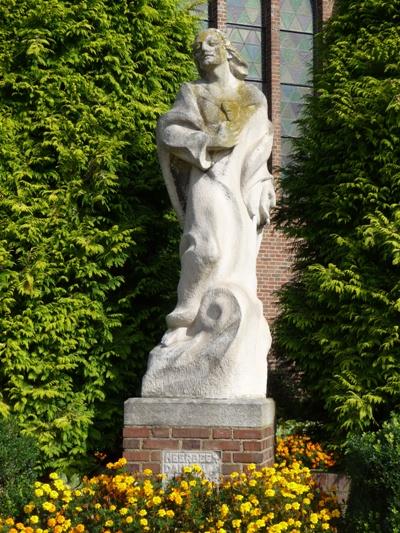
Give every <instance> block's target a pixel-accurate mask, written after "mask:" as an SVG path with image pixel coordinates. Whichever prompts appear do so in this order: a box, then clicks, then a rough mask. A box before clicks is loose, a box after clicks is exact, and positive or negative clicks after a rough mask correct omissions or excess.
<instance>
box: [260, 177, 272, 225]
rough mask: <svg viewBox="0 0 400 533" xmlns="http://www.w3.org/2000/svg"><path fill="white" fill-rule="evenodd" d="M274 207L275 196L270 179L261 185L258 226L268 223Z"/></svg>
mask: <svg viewBox="0 0 400 533" xmlns="http://www.w3.org/2000/svg"><path fill="white" fill-rule="evenodd" d="M275 206H276V196H275V190H274V184H273V181H272V179H269V180H266V181H264V183H263V188H262V192H261V198H260V225H264V224H269V223H270V219H271V216H270V210H271V209H272V208H273V207H275Z"/></svg>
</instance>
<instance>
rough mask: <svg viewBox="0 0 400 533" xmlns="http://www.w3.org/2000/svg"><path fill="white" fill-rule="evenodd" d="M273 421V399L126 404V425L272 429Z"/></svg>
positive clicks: (163, 400) (136, 401)
mask: <svg viewBox="0 0 400 533" xmlns="http://www.w3.org/2000/svg"><path fill="white" fill-rule="evenodd" d="M274 418H275V403H274V401H273V400H272V399H271V398H260V399H254V400H253V399H240V400H215V399H203V400H200V399H199V400H195V399H189V398H129V399H128V400H126V402H125V413H124V425H125V427H127V426H174V427H185V426H186V427H193V426H201V427H206V426H208V427H221V428H223V427H236V428H263V427H268V426H273V425H274ZM242 431H243V430H242ZM243 437H244V435H242V438H243ZM249 438H252V437H251V436H249Z"/></svg>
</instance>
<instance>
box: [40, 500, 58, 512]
mask: <svg viewBox="0 0 400 533" xmlns="http://www.w3.org/2000/svg"><path fill="white" fill-rule="evenodd" d="M42 508H43V509H44V510H45V511H48V512H49V513H54V512H55V510H56V506H55V505H54V503H52V502H44V503H43V504H42Z"/></svg>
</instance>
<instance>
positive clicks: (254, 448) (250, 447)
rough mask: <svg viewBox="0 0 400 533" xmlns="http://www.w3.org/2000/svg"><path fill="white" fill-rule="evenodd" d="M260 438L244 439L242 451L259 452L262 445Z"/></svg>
mask: <svg viewBox="0 0 400 533" xmlns="http://www.w3.org/2000/svg"><path fill="white" fill-rule="evenodd" d="M262 442H263V441H261V440H245V441H244V442H243V451H245V452H261V451H262V450H263V449H264V447H263V444H262Z"/></svg>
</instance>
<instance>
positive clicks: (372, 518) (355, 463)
mask: <svg viewBox="0 0 400 533" xmlns="http://www.w3.org/2000/svg"><path fill="white" fill-rule="evenodd" d="M346 465H347V470H348V473H349V475H350V477H351V487H352V490H351V493H350V498H349V502H348V507H347V511H346V532H348V533H365V532H366V531H368V532H369V533H399V532H400V416H399V415H398V414H393V415H392V417H391V418H390V420H388V421H387V422H385V423H384V424H383V427H382V429H381V430H379V431H377V432H376V433H373V432H366V433H364V434H362V435H361V436H354V437H352V438H351V439H349V442H348V446H347V452H346Z"/></svg>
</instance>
